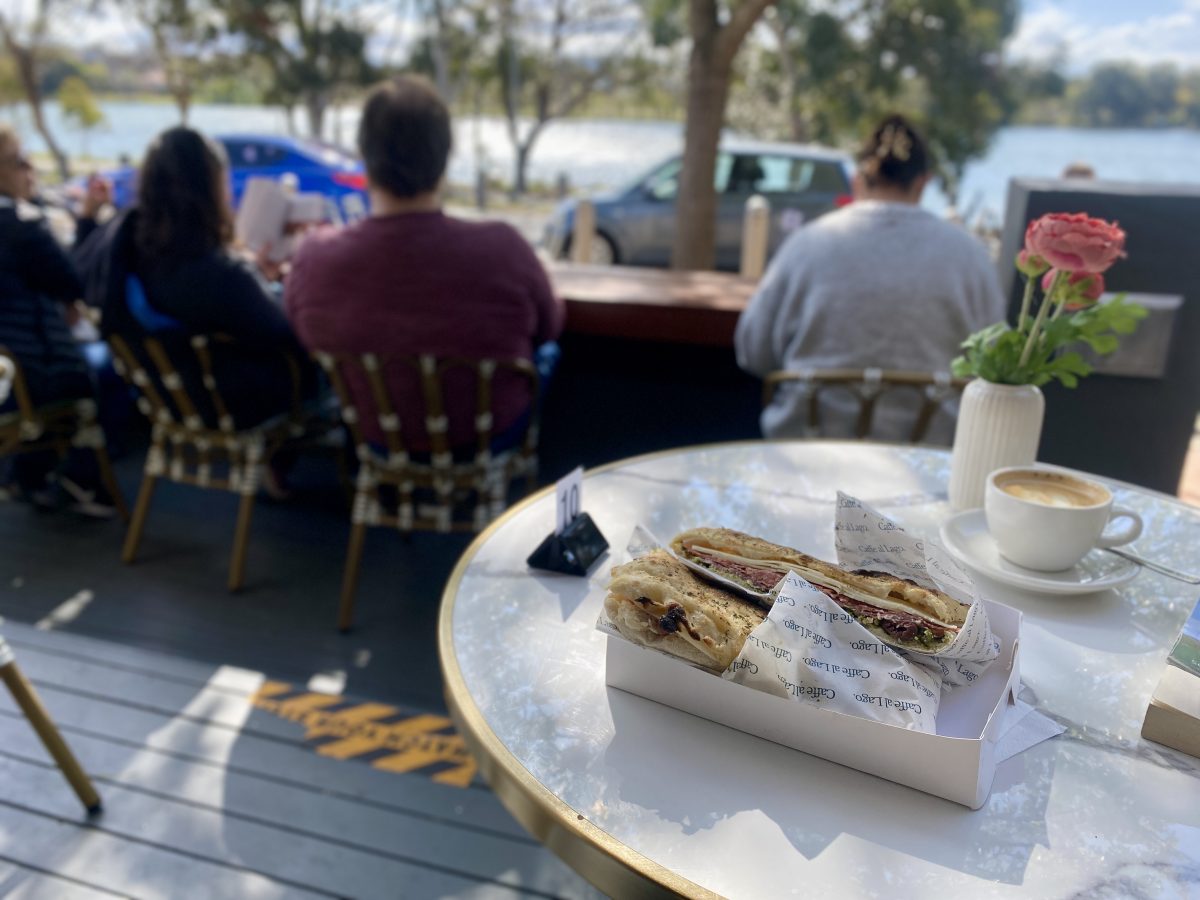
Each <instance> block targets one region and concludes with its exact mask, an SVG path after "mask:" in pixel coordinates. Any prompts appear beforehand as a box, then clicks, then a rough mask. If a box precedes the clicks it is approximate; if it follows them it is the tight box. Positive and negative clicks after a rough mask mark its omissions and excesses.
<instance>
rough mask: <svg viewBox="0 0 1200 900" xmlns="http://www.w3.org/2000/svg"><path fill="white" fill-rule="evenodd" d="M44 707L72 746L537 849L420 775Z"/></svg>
mask: <svg viewBox="0 0 1200 900" xmlns="http://www.w3.org/2000/svg"><path fill="white" fill-rule="evenodd" d="M38 690H39V693H40V696H41V699H42V702H43V703H44V704H45V705H46V708H47V709H48V710H49V711H50V715H51V716H53V717H54V719H55V721H56V722H57V723H58V726H59V727H60V728H61V729H62V730H63V732H64V734H66V735H67V737H68V740H74V739H75V737H76V736H77V735H78V736H89V735H90V736H94V737H99V738H102V739H106V740H110V741H120V742H124V743H125V744H126V745H131V746H133V747H136V748H141V747H146V748H149V749H152V750H155V751H157V752H159V753H161V754H163V755H165V756H178V757H180V758H183V759H186V760H192V761H200V762H207V763H209V764H213V765H218V766H221V767H224V768H227V769H229V770H231V771H235V772H240V773H245V774H250V775H256V776H259V777H262V778H268V779H271V780H276V781H279V782H282V783H286V784H289V785H291V786H293V787H295V788H297V789H308V790H310V791H312V792H314V793H326V794H330V795H332V796H340V797H346V798H349V799H353V800H356V801H358V802H362V803H367V804H369V805H372V806H378V807H381V808H391V809H393V810H395V811H397V812H408V813H411V814H414V815H420V816H423V817H425V818H431V819H434V820H437V821H444V822H447V823H450V824H459V825H461V826H463V827H469V828H475V829H480V830H486V831H493V832H496V833H498V834H501V835H507V836H511V837H514V838H517V839H522V840H525V841H527V842H529V843H531V844H532V843H535V842H534V841H533V839H532V838H530V837H528V836H527V835H526V834H525V832H524V831H523V830H522V829H521V826H520V825H518V824H517V823H516V822H514V821H513V819H512V817H511V816H509V814H508V813H507V812H505V811H504V809H503V808H502V807H501V806H500V804H499V802H498V801H497V800H496V798H495V796H494V795H492V794H491V793H490V792H488V791H484V790H464V789H461V788H455V787H449V786H447V785H442V784H437V783H435V782H432V781H429V780H427V779H424V778H421V777H419V776H416V775H398V774H395V773H390V772H381V771H379V770H377V769H372V768H371V767H370V766H365V765H361V764H358V763H353V762H342V761H338V760H334V759H329V758H327V757H324V756H319V755H317V754H316V753H314V752H313V751H312V750H311V749H309V748H307V747H304V746H301V745H298V744H297V745H288V744H286V743H281V742H279V741H276V740H267V739H263V738H258V737H255V736H254V735H246V734H239V733H238V732H237V731H234V730H232V729H218V728H210V727H206V726H205V725H204V724H202V723H197V722H191V721H187V720H184V719H175V718H173V717H172V716H171V715H170V714H164V713H156V712H150V711H146V710H143V709H137V708H131V707H127V706H123V705H121V704H120V703H118V702H114V701H96V700H92V699H89V698H87V697H83V696H80V695H78V694H73V693H69V692H64V691H59V690H54V689H48V688H46V686H45V685H39V686H38ZM0 711H3V712H4V713H6V714H8V715H9V716H18V715H19V713H18V712H17V710H16V706H15V704H14V703H13V702H12V698H11V697H9V696H8V695H7V694H6V693H5V692H3V691H0Z"/></svg>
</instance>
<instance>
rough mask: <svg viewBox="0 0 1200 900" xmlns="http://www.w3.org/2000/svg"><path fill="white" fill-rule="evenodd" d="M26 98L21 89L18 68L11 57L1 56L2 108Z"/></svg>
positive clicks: (0, 85)
mask: <svg viewBox="0 0 1200 900" xmlns="http://www.w3.org/2000/svg"><path fill="white" fill-rule="evenodd" d="M24 97H25V92H24V90H23V89H22V88H21V80H20V79H19V78H18V77H17V67H16V66H15V65H14V64H13V59H12V57H11V56H10V55H8V54H5V55H4V56H0V106H7V105H8V104H10V103H18V102H20V101H21V100H22V99H23V98H24Z"/></svg>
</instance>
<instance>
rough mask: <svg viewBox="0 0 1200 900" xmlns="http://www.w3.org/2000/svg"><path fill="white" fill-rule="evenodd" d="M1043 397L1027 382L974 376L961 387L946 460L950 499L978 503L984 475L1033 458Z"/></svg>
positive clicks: (959, 505) (959, 504) (956, 503)
mask: <svg viewBox="0 0 1200 900" xmlns="http://www.w3.org/2000/svg"><path fill="white" fill-rule="evenodd" d="M1045 412H1046V399H1045V397H1043V396H1042V391H1041V389H1040V388H1038V387H1036V386H1035V385H1032V384H993V383H992V382H990V381H984V380H983V379H982V378H976V379H975V380H974V381H972V382H971V383H970V384H968V385H967V387H966V389H965V390H964V391H963V395H962V402H961V403H960V404H959V408H958V424H957V425H956V426H955V429H954V454H953V456H952V457H951V460H950V505H951V506H953V507H954V508H955V509H956V510H962V509H974V508H975V507H978V506H983V488H984V484H985V482H986V481H987V477H988V475H990V474H991V473H992V472H994V471H996V469H1002V468H1004V467H1005V466H1025V465H1029V464H1030V463H1032V462H1033V461H1034V460H1035V459H1037V449H1038V441H1039V440H1040V439H1041V436H1042V417H1043V416H1044V415H1045Z"/></svg>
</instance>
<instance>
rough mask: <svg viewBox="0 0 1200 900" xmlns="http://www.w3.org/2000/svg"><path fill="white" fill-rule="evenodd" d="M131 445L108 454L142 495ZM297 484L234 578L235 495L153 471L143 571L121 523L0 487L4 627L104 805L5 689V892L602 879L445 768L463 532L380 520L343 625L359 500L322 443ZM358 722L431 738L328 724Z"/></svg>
mask: <svg viewBox="0 0 1200 900" xmlns="http://www.w3.org/2000/svg"><path fill="white" fill-rule="evenodd" d="M141 459H142V454H141V452H133V453H131V454H129V456H127V457H126V458H125V459H123V460H121V461H120V463H119V465H118V476H119V477H120V479H121V481H122V483H123V485H124V487H125V490H126V492H127V495H128V496H130V497H132V496H133V495H134V492H135V490H136V487H137V483H138V478H139V475H140V466H141ZM295 479H296V489H297V490H296V496H295V498H294V499H293V500H292V501H290V502H288V503H282V504H272V503H269V502H262V503H260V504H258V506H257V508H256V511H255V517H254V523H253V528H252V538H251V545H250V553H249V561H248V569H247V585H246V589H245V590H243V591H242V592H241V593H239V594H236V595H231V594H229V593H228V592H227V591H226V590H225V589H224V583H225V577H226V572H227V568H226V567H227V565H228V553H229V549H230V542H231V540H232V536H233V524H234V517H235V513H236V503H237V500H236V498H235V497H233V496H230V495H221V494H217V493H215V492H209V491H199V490H195V489H191V488H186V487H181V486H176V485H165V484H164V485H161V486H160V487H159V491H158V493H157V494H156V496H155V499H154V505H153V506H152V509H151V513H150V518H149V522H148V526H147V531H146V536H145V539H144V542H143V548H142V552H141V554H140V555H139V559H138V562H137V563H136V564H135V565H133V566H124V565H122V564H121V563H120V561H119V559H118V557H119V553H120V546H121V537H122V534H123V529H122V527H121V526H120V524H119V523H117V522H95V521H89V520H85V519H81V518H78V517H75V516H73V515H70V514H68V513H56V514H49V515H48V514H39V513H37V512H35V511H34V510H32V509H30V508H28V507H26V506H24V505H21V504H14V503H5V502H0V547H2V548H3V549H2V550H0V616H2V617H4V619H5V622H4V624H3V625H2V626H0V631H3V633H4V634H5V636H6V637H7V638H8V640H9V643H10V644H11V645H12V647H13V649H14V651H15V652H16V655H17V661H18V664H19V665H20V666H21V668H22V670H23V671H24V672H25V674H26V675H27V676H28V677H29V678H30V679H31V680H32V681H33V683H34V685H35V687H36V688H37V690H38V691H39V693H40V694H41V696H42V699H43V701H44V702H45V704H46V706H47V707H48V709H49V710H50V712H51V714H52V715H53V716H54V717H55V719H56V720H57V721H58V724H59V725H60V727H61V728H62V731H63V734H64V736H65V737H66V739H67V740H68V742H69V743H70V744H71V746H72V747H73V748H74V750H75V752H76V754H77V755H78V756H79V757H80V759H81V761H82V763H83V765H84V767H85V769H86V770H87V771H88V772H90V773H91V774H92V775H93V776H94V778H95V779H96V783H97V787H98V789H99V790H100V792H101V793H102V795H103V796H104V800H105V812H104V814H103V816H102V817H101V818H100V819H99V820H97V821H96V822H95V823H90V824H89V823H86V822H85V821H84V819H83V817H82V810H81V808H80V807H79V805H78V803H77V801H76V799H75V797H74V795H73V794H72V793H71V792H70V790H69V789H68V787H67V785H66V782H65V781H64V780H63V779H62V777H61V776H60V774H59V773H58V771H57V770H56V769H54V768H53V767H52V765H51V763H50V761H49V757H48V756H47V755H46V754H45V752H44V751H43V749H42V748H41V745H40V744H39V743H38V742H37V740H36V737H35V736H34V734H33V732H32V730H31V729H30V728H29V726H28V723H27V722H26V721H25V720H24V719H23V718H21V717H19V714H18V713H17V711H16V708H15V706H14V705H13V704H12V701H11V699H10V698H9V697H8V695H7V693H6V692H5V691H3V689H0V897H5V898H8V897H20V898H31V897H38V898H41V897H52V898H61V897H67V898H74V897H81V898H82V897H88V898H91V897H110V896H132V897H139V898H141V897H172V898H173V897H182V896H187V897H219V898H224V897H231V898H242V897H254V898H259V897H283V896H287V897H292V896H295V897H311V896H317V897H389V898H391V897H406V898H407V897H414V898H426V897H472V898H474V897H500V898H504V897H515V896H533V897H542V896H547V897H550V896H553V897H591V896H596V895H595V893H594V892H593V891H592V890H591V888H590V887H588V886H587V885H586V883H584V882H583V881H582V880H581V879H579V878H578V877H577V876H576V875H575V874H574V873H573V872H571V871H570V869H568V868H567V867H566V866H565V865H564V864H563V863H561V862H559V861H558V859H557V858H556V857H554V856H553V855H552V854H551V853H549V852H548V851H546V850H544V849H542V848H541V847H540V846H539V845H538V843H537V842H536V841H535V840H534V839H532V838H530V837H529V836H528V835H527V834H526V833H525V832H524V831H523V830H522V829H521V827H520V826H519V825H517V824H516V823H515V822H514V821H513V820H512V819H511V817H510V816H509V815H508V814H507V812H506V811H505V810H504V809H503V808H502V807H501V806H500V804H499V802H498V801H497V800H496V798H495V797H494V796H493V795H492V794H491V792H490V791H489V790H488V789H487V788H486V787H485V786H484V785H482V784H481V783H480V782H479V781H478V779H474V780H472V781H471V783H470V784H469V785H468V786H466V787H457V786H455V785H454V783H453V782H455V781H456V780H461V778H460V776H461V775H462V774H463V767H462V765H461V763H462V760H461V759H459V758H457V757H456V756H455V753H454V752H453V748H451V749H450V750H447V749H446V745H447V742H448V741H450V740H452V736H451V737H450V738H447V735H446V731H447V730H448V729H445V728H442V727H440V726H442V725H446V724H448V722H447V720H444V719H442V718H440V717H441V716H442V715H443V714H444V712H445V707H444V703H443V699H442V689H441V679H440V676H439V671H438V664H437V656H436V641H435V621H436V614H437V606H438V601H439V599H440V596H441V591H442V587H443V585H444V584H445V581H446V578H447V576H448V575H449V572H450V570H451V568H452V566H453V564H454V562H455V560H456V559H457V558H458V556H459V554H460V553H461V552H462V550H463V549H465V547H466V544H467V543H468V541H469V538H467V537H463V536H450V537H443V536H438V535H417V536H414V537H413V538H412V539H411V540H410V541H407V542H406V541H404V540H402V539H401V538H400V536H399V535H397V534H394V533H390V532H387V531H384V530H378V529H377V530H373V531H372V532H371V533H370V534H369V536H368V540H367V547H366V553H365V555H364V559H363V568H362V578H361V583H360V584H361V586H360V591H359V608H358V615H357V627H356V628H355V630H353V631H352V632H351V633H349V634H345V635H344V634H339V633H338V632H337V630H336V628H335V624H334V623H335V613H336V606H337V597H338V588H339V584H340V579H341V568H342V562H343V559H344V554H345V541H346V537H347V534H348V528H349V524H348V520H347V514H346V508H345V506H344V505H343V498H342V496H341V494H340V491H339V489H338V488H337V484H336V478H335V475H334V468H333V466H332V463H331V462H330V461H329V460H326V459H321V458H317V459H314V460H305V461H303V462H302V464H301V466H300V467H299V468H298V469H297V471H296V473H295ZM281 683H283V684H286V685H291V688H292V690H293V694H289V693H287V692H286V691H285V692H284V693H282V694H281V693H279V691H280V690H282V688H281V687H280V685H281ZM310 686H311V690H319V691H324V692H327V693H328V692H332V693H334V694H338V695H344V697H334V698H330V697H325V698H317V699H312V698H313V695H312V694H310V693H309V691H310ZM264 693H266V694H269V696H268V697H267V698H266V699H263V696H262V694H264ZM281 697H282V698H283V700H282V702H280V698H281ZM380 705H383V706H382V707H381V706H380ZM389 707H397V709H389ZM309 709H311V710H317V711H319V712H320V713H321V714H322V715H321V716H320V717H314V716H310V715H307V714H306V713H307V710H309ZM326 714H328V715H326ZM331 717H332V718H331ZM355 717H359V718H360V719H371V720H377V721H381V722H382V723H383V725H382V726H379V727H381V728H384V729H385V730H386V729H387V728H388V726H389V724H390V725H392V726H394V725H395V724H396V722H397V721H398V720H399V721H401V722H408V723H409V725H411V724H412V723H416V724H417V725H418V726H420V727H418V728H416V730H417V731H420V732H429V734H426V735H425V737H426V738H427V740H426V741H425V743H424V744H423V745H421V746H416V747H413V746H409V745H406V744H404V743H403V742H400V743H399V744H396V743H395V742H393V744H392V745H391V749H388V746H389V745H387V744H386V743H382V744H381V741H382V739H381V738H380V735H379V732H378V729H377V730H376V732H372V733H371V734H370V735H368V736H367V737H366V738H363V737H362V734H361V733H360V732H357V731H355V730H354V729H353V728H350V729H349V730H348V731H346V730H343V731H342V732H338V728H339V727H343V728H344V727H345V723H346V722H347V721H351V722H352V721H353V720H354V719H355ZM414 717H416V718H414ZM331 723H332V724H331ZM338 723H340V725H339V724H338ZM370 724H371V725H372V726H373V727H374V726H375V725H376V721H372V722H371V723H370ZM406 727H407V726H406ZM322 728H324V729H325V732H326V733H324V734H323V735H322V733H321V730H322ZM391 730H392V732H402V731H404V728H399V727H394V728H392V729H391ZM339 738H340V740H339ZM355 741H358V744H355ZM349 745H353V746H349ZM397 746H402V747H403V746H408V750H407V751H406V752H407V753H408V755H407V756H405V755H404V754H403V753H397V752H396V747H397ZM422 747H424V749H422ZM430 748H432V749H430ZM422 753H426V754H428V755H429V757H430V758H429V759H422V758H421V754H422ZM339 756H341V757H346V758H337V757H339ZM379 765H390V766H391V767H392V768H393V769H395V770H396V771H386V770H384V769H381V768H377V767H375V766H379ZM406 769H417V770H418V771H415V772H412V773H405V771H404V770H406ZM456 773H457V774H456ZM467 774H468V775H469V773H467ZM436 779H441V780H440V781H439V780H436Z"/></svg>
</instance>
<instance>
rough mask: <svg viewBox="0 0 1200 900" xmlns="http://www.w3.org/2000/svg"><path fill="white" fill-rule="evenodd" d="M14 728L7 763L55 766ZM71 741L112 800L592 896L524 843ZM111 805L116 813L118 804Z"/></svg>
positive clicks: (214, 769)
mask: <svg viewBox="0 0 1200 900" xmlns="http://www.w3.org/2000/svg"><path fill="white" fill-rule="evenodd" d="M6 724H8V723H7V721H6V720H4V719H0V735H3V738H4V739H3V742H2V743H0V759H2V758H5V757H7V758H11V759H15V760H18V761H20V760H29V761H34V762H37V763H39V764H41V765H43V766H48V765H50V764H51V761H50V757H49V755H48V754H47V753H46V752H45V751H44V749H43V748H42V746H41V744H40V742H39V741H38V740H37V738H36V736H35V735H34V734H33V733H32V731H31V730H29V729H22V728H15V727H12V726H11V725H9V727H5V726H6ZM71 745H72V748H73V749H74V751H75V753H76V754H77V755H78V757H79V758H80V760H82V761H83V764H84V765H85V766H86V768H87V770H88V772H89V773H90V774H91V775H92V777H93V778H95V779H96V780H97V785H98V787H99V789H100V790H101V792H102V793H105V794H107V793H108V790H107V786H108V785H114V786H117V787H119V788H122V789H128V790H133V791H135V792H138V793H145V794H147V795H149V796H151V797H153V796H159V797H162V798H166V799H169V800H172V801H181V802H183V803H185V804H187V805H193V806H196V807H198V808H208V809H210V810H214V811H217V812H223V813H224V814H225V815H226V816H230V815H232V816H235V817H238V818H240V819H242V820H247V821H254V822H259V823H262V824H265V825H269V826H274V827H276V828H279V829H283V830H285V831H286V832H288V833H289V834H304V835H307V836H309V837H311V838H314V839H318V840H320V839H324V840H327V841H329V842H332V843H336V844H338V845H339V846H344V847H350V848H352V849H356V850H360V851H363V852H366V853H369V854H374V855H377V856H380V857H383V858H407V859H409V860H414V861H421V862H428V863H433V864H436V865H439V866H442V867H445V868H448V869H457V870H461V871H463V872H465V873H467V874H470V875H473V876H476V877H479V878H488V879H495V880H498V881H501V882H503V883H504V884H506V885H509V886H512V887H514V888H521V889H529V890H536V891H539V892H542V893H547V894H553V895H556V896H564V897H576V896H584V893H583V892H581V891H579V890H578V889H579V888H580V886H581V883H580V882H579V879H578V878H577V877H576V876H575V875H573V874H572V873H571V872H570V871H569V870H568V869H567V868H566V866H564V865H563V864H562V863H561V862H559V861H558V860H557V859H555V858H554V857H552V856H550V855H549V854H548V853H546V852H544V851H543V850H542V849H541V848H540V847H538V846H536V845H534V844H531V843H529V842H527V841H524V840H519V839H514V838H509V837H504V836H500V835H497V834H495V833H490V834H481V833H478V832H473V831H470V830H465V829H463V828H460V827H454V826H449V825H444V824H441V823H438V822H430V821H427V820H423V819H419V818H415V817H413V816H408V815H401V814H399V813H396V812H394V811H392V810H386V809H378V808H374V807H369V806H366V805H364V804H362V803H360V802H356V801H354V800H350V799H346V798H341V797H332V796H328V795H326V796H319V795H315V794H314V793H312V792H310V791H304V790H298V789H296V788H294V787H290V786H286V785H281V784H279V783H278V782H275V781H268V780H265V779H263V778H261V777H256V776H251V775H243V774H239V773H234V772H229V771H228V770H225V769H223V768H220V767H218V766H215V765H201V764H197V763H191V762H187V761H184V760H179V759H174V758H171V757H164V756H162V755H161V754H158V753H155V752H153V751H149V750H137V749H134V748H131V747H128V746H122V745H118V744H113V743H110V742H108V741H104V740H102V739H99V738H94V737H88V736H82V735H71ZM108 805H109V806H110V807H111V800H110V801H109V802H108ZM497 873H499V874H497Z"/></svg>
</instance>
